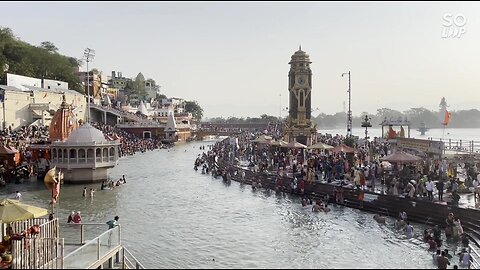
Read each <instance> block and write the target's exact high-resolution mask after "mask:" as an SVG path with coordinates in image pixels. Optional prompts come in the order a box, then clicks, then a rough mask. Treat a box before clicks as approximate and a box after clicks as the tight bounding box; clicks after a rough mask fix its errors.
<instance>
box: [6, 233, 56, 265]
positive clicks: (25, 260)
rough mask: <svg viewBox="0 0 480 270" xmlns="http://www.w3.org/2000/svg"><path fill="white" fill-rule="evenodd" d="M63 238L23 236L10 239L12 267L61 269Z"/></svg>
mask: <svg viewBox="0 0 480 270" xmlns="http://www.w3.org/2000/svg"><path fill="white" fill-rule="evenodd" d="M64 245H65V243H64V242H63V239H60V238H24V239H22V240H15V241H12V258H13V261H12V265H11V268H12V269H62V268H63V256H64Z"/></svg>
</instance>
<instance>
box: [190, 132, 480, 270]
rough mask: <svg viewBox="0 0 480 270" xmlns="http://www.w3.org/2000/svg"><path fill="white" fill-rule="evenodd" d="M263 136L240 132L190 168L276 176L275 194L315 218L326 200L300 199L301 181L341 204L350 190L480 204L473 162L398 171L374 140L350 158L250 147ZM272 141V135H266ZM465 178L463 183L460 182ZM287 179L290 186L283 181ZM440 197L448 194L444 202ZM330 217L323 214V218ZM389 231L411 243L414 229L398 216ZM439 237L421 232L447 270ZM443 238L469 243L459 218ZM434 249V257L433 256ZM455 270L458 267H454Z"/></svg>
mask: <svg viewBox="0 0 480 270" xmlns="http://www.w3.org/2000/svg"><path fill="white" fill-rule="evenodd" d="M260 135H265V134H264V133H263V132H257V133H252V132H243V133H241V134H239V135H236V136H235V138H236V139H234V140H232V139H231V138H229V139H225V140H223V141H221V142H217V143H216V144H215V145H213V146H212V147H210V148H209V151H206V152H204V153H203V154H202V155H199V157H198V158H197V160H196V161H195V166H194V168H198V167H202V172H206V173H208V172H209V171H211V172H212V175H214V174H217V175H222V176H223V175H225V176H226V177H225V178H226V179H228V178H229V176H230V175H231V174H234V173H236V172H233V171H232V172H229V171H224V172H215V170H216V168H217V167H216V164H217V162H218V160H225V161H228V162H229V163H231V164H237V165H239V164H242V165H244V164H248V165H247V167H248V169H249V170H251V171H252V172H256V173H267V174H268V175H277V176H278V177H276V178H275V180H274V181H275V189H277V190H282V191H290V192H291V191H294V190H296V191H299V193H300V194H303V195H302V199H301V203H302V206H304V207H307V206H308V205H311V207H312V211H314V212H320V211H324V210H325V209H328V207H327V205H328V200H329V198H327V199H325V198H318V197H317V200H315V199H314V200H313V201H312V198H311V197H309V196H308V195H307V194H304V186H305V182H306V181H323V182H329V183H332V184H333V185H335V191H334V200H335V201H336V202H337V203H340V204H343V191H344V190H343V189H344V188H343V187H344V186H346V185H349V184H350V186H351V187H353V188H355V189H356V190H357V191H359V193H358V194H359V196H360V195H361V194H362V192H363V191H364V190H370V191H374V192H382V193H383V194H388V195H392V196H402V197H405V198H410V199H412V200H430V201H434V200H436V198H438V201H440V202H443V201H445V200H447V201H448V203H449V204H454V205H458V203H459V200H460V196H459V192H462V191H463V192H471V191H473V193H474V197H475V199H476V200H477V199H479V198H480V190H479V183H480V173H479V171H478V168H477V163H475V162H460V163H459V162H455V161H449V160H447V159H445V158H442V159H441V158H436V159H435V158H426V157H424V158H423V159H422V160H421V161H420V162H418V163H417V164H412V165H401V164H398V165H397V164H389V163H386V162H383V161H382V158H383V157H385V156H387V155H389V154H391V153H392V150H393V149H392V146H391V145H390V144H389V143H388V142H386V141H383V140H378V139H375V140H373V141H371V142H365V143H362V145H361V146H359V145H358V142H357V143H354V145H353V148H354V149H355V150H356V151H355V152H354V153H344V152H328V151H325V152H323V151H321V152H318V151H313V150H307V149H288V148H282V147H278V146H272V145H271V144H270V143H265V144H262V143H252V142H251V141H252V140H253V139H254V138H256V137H258V136H260ZM267 135H273V134H267ZM345 139H346V138H345V137H343V136H340V135H336V136H331V135H320V136H319V137H318V141H320V142H323V143H325V144H329V145H333V146H336V145H341V144H344V143H345ZM461 174H465V180H461V179H460V178H459V177H460V175H461ZM244 178H245V172H244V171H242V172H241V177H240V179H241V180H240V181H242V182H243V179H244ZM285 178H289V179H291V181H290V182H289V181H284V180H283V179H285ZM251 184H252V189H257V188H259V187H261V183H260V181H256V180H254V179H253V180H252V183H251ZM444 194H448V197H447V198H448V199H445V198H444V197H443V196H444ZM327 211H329V209H328V210H326V211H325V212H327ZM374 218H375V220H377V221H378V222H379V223H385V217H384V216H381V215H378V214H377V215H375V216H374ZM394 228H396V229H397V230H399V231H403V232H404V233H405V235H406V236H407V237H408V238H410V237H414V228H413V226H412V225H411V224H410V222H409V221H408V220H407V216H406V213H404V212H403V213H401V214H400V215H399V218H398V219H397V220H396V222H395V224H394ZM441 235H443V234H442V231H441V230H440V229H439V227H438V225H437V226H435V227H434V228H432V229H431V230H426V231H425V232H424V241H425V242H426V243H427V244H428V246H429V249H431V250H433V251H434V252H435V254H434V255H433V258H434V259H433V260H434V263H435V265H437V266H438V267H439V269H446V268H447V265H449V264H450V260H449V259H451V257H450V258H449V256H451V255H450V254H448V250H443V251H442V250H440V249H439V248H440V246H441V245H442V240H441V238H442V237H441ZM444 235H445V238H447V239H454V240H457V241H459V242H460V243H461V244H462V245H463V246H464V247H467V246H468V242H469V240H468V239H469V238H468V236H467V235H466V234H465V233H464V232H463V228H462V225H461V222H460V219H459V218H458V217H455V216H454V215H453V213H451V214H449V216H448V217H447V219H446V229H445V231H444ZM437 249H438V251H437ZM458 255H459V265H460V266H461V267H466V266H468V263H469V261H470V259H469V255H468V253H466V252H465V250H462V252H461V253H459V254H458ZM455 267H457V265H455Z"/></svg>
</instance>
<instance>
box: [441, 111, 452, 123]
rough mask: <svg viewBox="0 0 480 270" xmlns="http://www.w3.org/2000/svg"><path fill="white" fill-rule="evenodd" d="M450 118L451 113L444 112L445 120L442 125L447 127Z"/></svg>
mask: <svg viewBox="0 0 480 270" xmlns="http://www.w3.org/2000/svg"><path fill="white" fill-rule="evenodd" d="M451 116H452V113H451V112H449V111H447V110H445V118H444V119H443V123H442V125H445V126H446V125H448V122H449V121H450V117H451Z"/></svg>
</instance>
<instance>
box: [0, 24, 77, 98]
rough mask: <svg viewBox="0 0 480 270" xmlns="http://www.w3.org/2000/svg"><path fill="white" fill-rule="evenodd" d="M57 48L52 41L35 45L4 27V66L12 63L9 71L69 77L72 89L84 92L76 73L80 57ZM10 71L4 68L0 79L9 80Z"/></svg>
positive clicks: (0, 31)
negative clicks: (61, 53)
mask: <svg viewBox="0 0 480 270" xmlns="http://www.w3.org/2000/svg"><path fill="white" fill-rule="evenodd" d="M57 51H58V48H57V47H55V45H54V44H53V43H51V42H49V41H45V42H42V43H41V45H40V46H38V47H37V46H33V45H31V44H28V43H26V42H24V41H21V40H19V39H18V38H16V37H15V36H14V35H13V33H12V31H11V30H10V29H9V28H2V27H0V67H8V72H9V73H14V74H18V75H22V76H29V77H35V78H43V79H53V80H60V81H65V82H67V83H68V85H69V88H70V89H73V90H76V91H78V92H80V93H82V92H83V91H84V90H83V87H82V85H81V83H80V79H79V78H78V76H77V75H76V74H75V70H76V68H78V66H79V62H78V60H76V59H75V58H73V57H68V56H64V55H60V54H58V53H57ZM6 71H7V70H6V69H4V68H0V82H3V83H4V82H5V81H6Z"/></svg>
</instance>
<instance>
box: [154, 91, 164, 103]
mask: <svg viewBox="0 0 480 270" xmlns="http://www.w3.org/2000/svg"><path fill="white" fill-rule="evenodd" d="M165 98H167V96H166V95H164V94H159V93H157V97H156V98H155V99H156V100H157V101H161V100H162V99H165Z"/></svg>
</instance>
